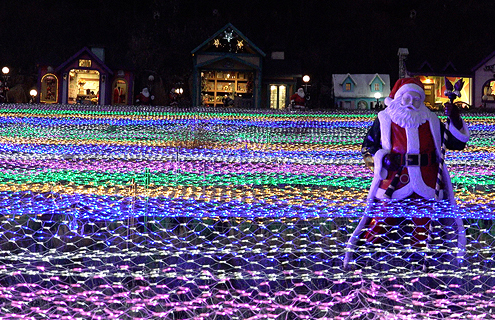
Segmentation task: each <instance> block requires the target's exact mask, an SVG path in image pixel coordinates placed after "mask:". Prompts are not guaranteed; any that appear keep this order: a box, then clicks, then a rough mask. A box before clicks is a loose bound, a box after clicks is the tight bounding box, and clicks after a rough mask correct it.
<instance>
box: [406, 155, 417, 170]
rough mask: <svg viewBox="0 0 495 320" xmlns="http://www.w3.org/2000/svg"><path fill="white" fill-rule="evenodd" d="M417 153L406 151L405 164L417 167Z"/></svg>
mask: <svg viewBox="0 0 495 320" xmlns="http://www.w3.org/2000/svg"><path fill="white" fill-rule="evenodd" d="M419 165H420V163H419V154H418V153H406V166H408V167H419Z"/></svg>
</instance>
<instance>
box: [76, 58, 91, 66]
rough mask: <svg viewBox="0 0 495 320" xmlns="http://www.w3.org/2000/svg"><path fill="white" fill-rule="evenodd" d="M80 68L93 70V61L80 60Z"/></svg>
mask: <svg viewBox="0 0 495 320" xmlns="http://www.w3.org/2000/svg"><path fill="white" fill-rule="evenodd" d="M79 66H80V67H85V68H91V60H88V59H79Z"/></svg>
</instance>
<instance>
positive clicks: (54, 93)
mask: <svg viewBox="0 0 495 320" xmlns="http://www.w3.org/2000/svg"><path fill="white" fill-rule="evenodd" d="M57 100H58V79H57V77H56V76H55V75H54V74H51V73H48V74H45V75H44V76H43V78H41V92H40V102H42V103H56V102H57Z"/></svg>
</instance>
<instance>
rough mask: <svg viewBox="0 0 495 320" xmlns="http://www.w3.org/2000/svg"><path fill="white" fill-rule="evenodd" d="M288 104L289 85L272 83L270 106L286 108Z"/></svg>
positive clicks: (272, 107)
mask: <svg viewBox="0 0 495 320" xmlns="http://www.w3.org/2000/svg"><path fill="white" fill-rule="evenodd" d="M286 104H287V86H286V85H284V84H271V85H270V108H271V109H285V107H286Z"/></svg>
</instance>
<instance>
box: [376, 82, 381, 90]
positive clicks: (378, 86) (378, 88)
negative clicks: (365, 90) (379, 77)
mask: <svg viewBox="0 0 495 320" xmlns="http://www.w3.org/2000/svg"><path fill="white" fill-rule="evenodd" d="M375 91H380V84H379V83H375Z"/></svg>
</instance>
